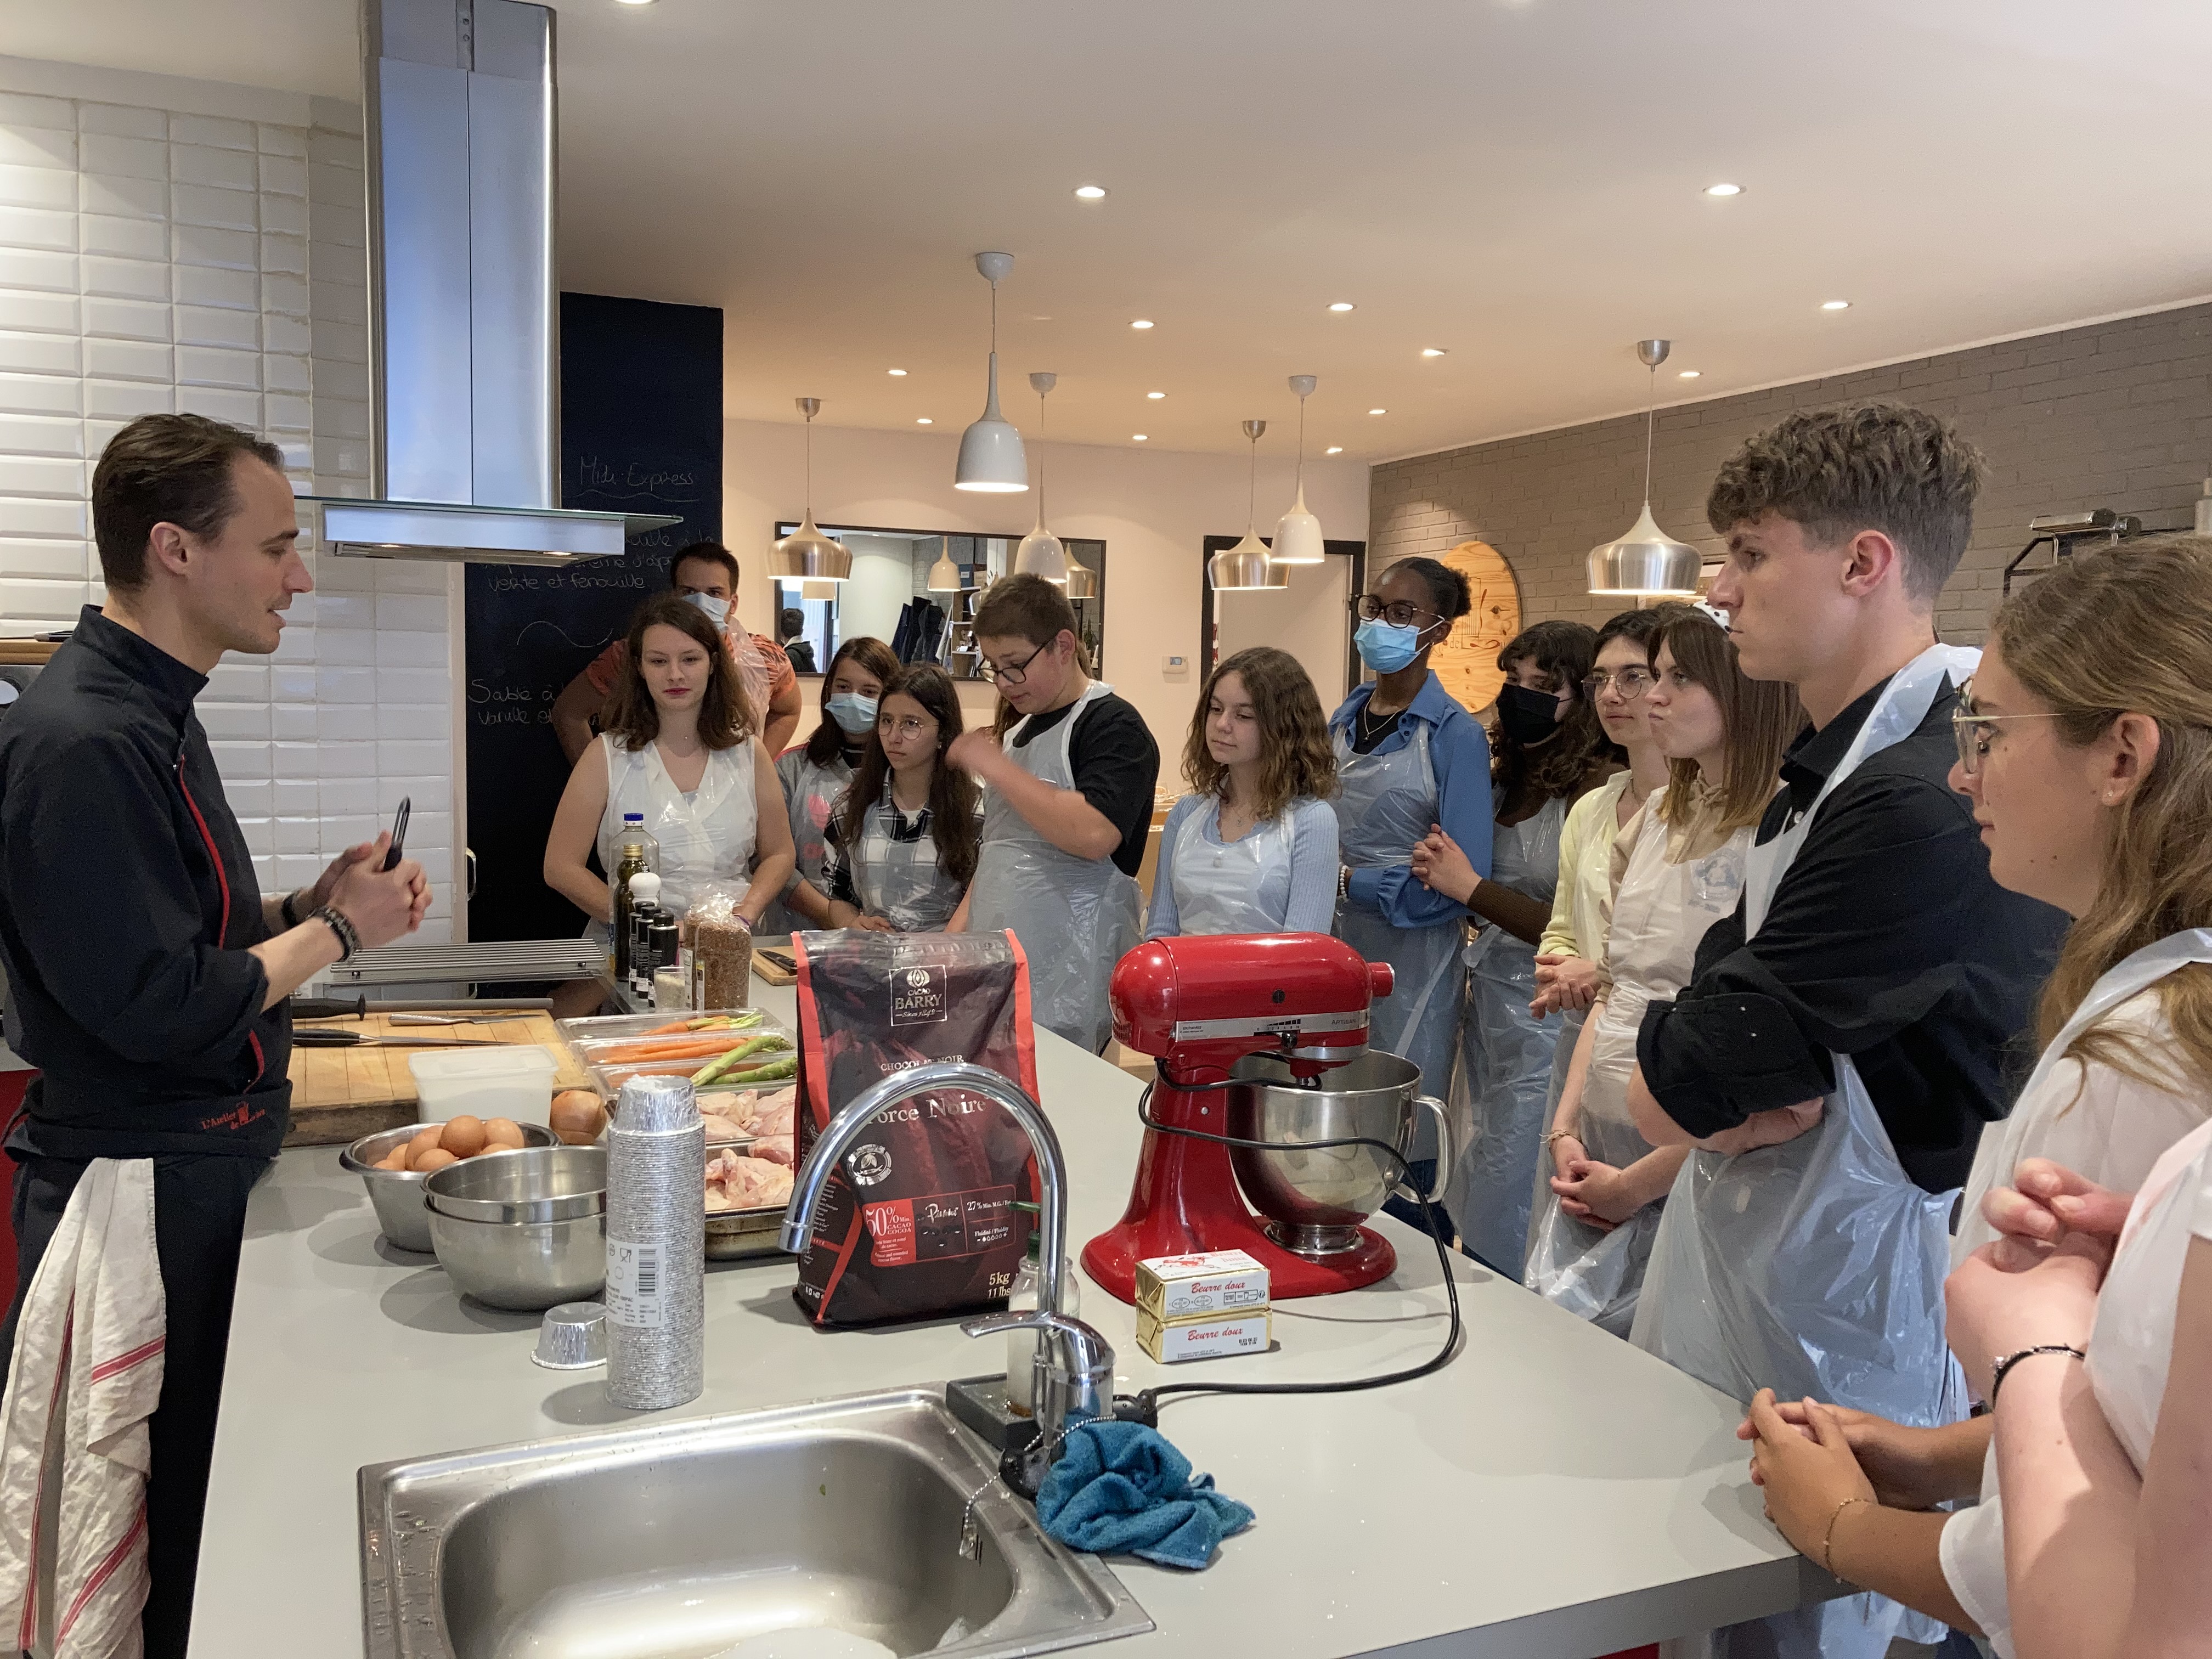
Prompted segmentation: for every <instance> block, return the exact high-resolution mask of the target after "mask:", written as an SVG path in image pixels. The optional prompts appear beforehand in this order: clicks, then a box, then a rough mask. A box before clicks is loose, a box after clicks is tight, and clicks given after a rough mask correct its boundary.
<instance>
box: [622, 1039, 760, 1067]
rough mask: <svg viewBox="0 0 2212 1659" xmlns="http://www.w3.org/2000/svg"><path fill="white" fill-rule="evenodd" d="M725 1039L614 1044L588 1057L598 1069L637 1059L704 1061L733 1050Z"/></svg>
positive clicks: (730, 1043) (728, 1040) (731, 1044)
mask: <svg viewBox="0 0 2212 1659" xmlns="http://www.w3.org/2000/svg"><path fill="white" fill-rule="evenodd" d="M734 1046H736V1045H734V1044H733V1043H732V1042H731V1041H730V1039H729V1038H728V1037H727V1036H713V1037H691V1038H688V1039H686V1040H684V1041H682V1042H614V1043H609V1044H608V1045H607V1046H606V1047H605V1048H599V1049H598V1050H596V1051H595V1052H594V1053H593V1054H592V1058H593V1059H594V1060H598V1061H599V1064H601V1065H602V1066H620V1065H623V1064H626V1063H628V1062H629V1061H631V1060H684V1059H687V1058H691V1057H695V1056H696V1057H697V1058H699V1059H702V1060H704V1059H708V1058H709V1057H711V1056H713V1055H715V1054H726V1053H728V1052H729V1050H730V1049H731V1048H733V1047H734Z"/></svg>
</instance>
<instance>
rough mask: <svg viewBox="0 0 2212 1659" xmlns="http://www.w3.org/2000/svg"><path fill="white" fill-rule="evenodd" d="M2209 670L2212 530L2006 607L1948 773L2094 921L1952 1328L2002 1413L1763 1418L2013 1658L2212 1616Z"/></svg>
mask: <svg viewBox="0 0 2212 1659" xmlns="http://www.w3.org/2000/svg"><path fill="white" fill-rule="evenodd" d="M2207 687H2212V538H2205V537H2201V536H2171V537H2157V538H2143V539H2142V540H2139V541H2134V542H2123V543H2120V544H2118V545H2117V546H2114V547H2112V548H2110V549H2108V550H2102V551H2099V552H2096V553H2082V554H2078V555H2076V556H2075V557H2074V558H2072V559H2070V560H2069V561H2068V562H2066V563H2064V564H2063V565H2061V566H2060V567H2059V568H2057V569H2056V570H2054V571H2052V572H2051V574H2048V575H2044V576H2040V577H2038V578H2037V579H2036V580H2035V581H2034V582H2033V584H2032V585H2031V586H2027V587H2026V588H2024V589H2022V590H2021V591H2020V592H2016V593H2015V594H2014V595H2013V596H2012V597H2011V598H2010V599H2007V600H2006V601H2005V602H2004V603H2003V605H2001V606H2000V607H1999V608H1998V610H1997V612H1996V616H1995V617H1993V618H1992V619H1991V621H1990V633H1989V642H1988V645H1987V646H1986V647H1985V648H1984V651H1983V653H1982V659H1981V663H1980V665H1979V666H1978V668H1977V669H1976V670H1975V671H1974V675H1973V678H1972V680H1971V681H1969V682H1968V684H1967V686H1966V696H1965V697H1964V699H1963V700H1962V707H1961V708H1960V710H1959V711H1958V712H1957V713H1955V714H1954V715H1953V722H1954V728H1955V730H1956V731H1957V732H1958V736H1959V762H1958V765H1957V767H1956V768H1955V769H1954V770H1953V772H1952V774H1951V784H1952V787H1954V789H1957V790H1959V791H1960V793H1963V794H1965V795H1966V798H1967V799H1968V801H1969V802H1971V804H1972V809H1973V815H1974V820H1975V822H1976V823H1978V824H1979V825H1980V826H1981V839H1982V841H1983V843H1984V845H1985V846H1986V847H1987V848H1988V849H1989V860H1990V866H1989V867H1990V875H1991V876H1992V877H1993V878H1995V879H1996V882H1997V883H1998V884H2000V885H2002V886H2003V887H2006V888H2008V889H2010V890H2013V891H2014V892H2017V893H2024V894H2027V895H2028V896H2031V897H2033V898H2038V899H2041V900H2043V901H2044V902H2046V903H2049V904H2052V905H2056V906H2057V907H2058V908H2061V909H2063V910H2064V911H2066V912H2067V913H2068V914H2069V915H2071V916H2072V918H2073V921H2072V925H2071V926H2070V927H2069V929H2068V930H2067V932H2066V934H2065V937H2064V940H2063V944H2062V945H2061V946H2060V949H2059V952H2058V958H2057V964H2056V966H2055V967H2054V968H2053V969H2052V970H2051V977H2050V979H2049V980H2048V981H2046V982H2045V986H2044V990H2043V1000H2042V1006H2041V1008H2040V1010H2039V1014H2038V1018H2037V1020H2036V1029H2037V1034H2038V1036H2039V1037H2040V1038H2041V1039H2042V1041H2043V1044H2044V1048H2043V1054H2042V1058H2041V1060H2039V1062H2038V1064H2037V1066H2036V1067H2035V1070H2034V1073H2033V1075H2032V1076H2031V1077H2030V1078H2029V1079H2028V1081H2027V1086H2026V1087H2025V1088H2024V1089H2023V1090H2022V1091H2021V1095H2020V1098H2019V1101H2018V1103H2017V1104H2015V1106H2014V1108H2013V1109H2012V1111H2011V1113H2010V1115H2008V1116H2007V1117H2005V1118H2004V1119H2003V1120H2002V1121H1999V1122H1995V1123H1991V1124H1990V1125H1989V1126H1988V1127H1986V1128H1985V1129H1984V1130H1983V1132H1982V1135H1981V1141H1980V1145H1979V1146H1978V1149H1977V1150H1976V1152H1975V1156H1974V1164H1973V1171H1972V1175H1971V1176H1970V1177H1969V1178H1968V1181H1967V1183H1966V1194H1965V1200H1964V1203H1963V1205H1962V1206H1961V1208H1960V1218H1959V1222H1958V1226H1957V1231H1956V1235H1955V1237H1954V1238H1953V1240H1952V1244H1951V1256H1952V1261H1953V1264H1954V1271H1953V1273H1952V1274H1951V1277H1950V1279H1949V1281H1948V1284H1947V1285H1945V1287H1944V1296H1945V1303H1946V1319H1947V1329H1948V1337H1949V1341H1950V1346H1951V1350H1952V1352H1953V1353H1954V1354H1955V1355H1956V1356H1957V1358H1958V1359H1959V1361H1960V1364H1962V1365H1963V1366H1964V1368H1965V1370H1966V1381H1967V1384H1968V1387H1969V1388H1970V1389H1972V1392H1973V1394H1974V1395H1975V1396H1976V1397H1977V1398H1978V1399H1979V1400H1980V1401H1982V1402H1983V1403H1984V1405H1985V1406H1987V1407H1989V1409H1988V1410H1987V1411H1985V1412H1984V1413H1983V1414H1982V1415H1980V1416H1978V1417H1973V1418H1969V1419H1966V1420H1965V1421H1963V1422H1960V1423H1955V1424H1952V1425H1948V1426H1945V1427H1939V1428H1916V1427H1908V1426H1905V1425H1901V1424H1899V1423H1894V1422H1892V1421H1890V1420H1888V1419H1885V1418H1881V1417H1877V1416H1875V1415H1874V1414H1872V1413H1866V1412H1856V1411H1847V1410H1842V1409H1838V1408H1836V1407H1830V1406H1827V1405H1825V1404H1815V1403H1814V1402H1811V1401H1790V1402H1787V1403H1778V1402H1777V1401H1775V1400H1774V1398H1773V1396H1772V1395H1771V1393H1770V1392H1768V1391H1765V1390H1762V1391H1761V1392H1760V1393H1759V1395H1758V1397H1757V1398H1756V1399H1755V1400H1754V1401H1753V1406H1752V1409H1751V1414H1750V1417H1749V1419H1748V1420H1747V1422H1746V1423H1745V1424H1744V1425H1743V1427H1742V1428H1741V1430H1739V1431H1738V1432H1739V1433H1740V1434H1741V1435H1742V1436H1743V1437H1745V1438H1747V1439H1750V1440H1753V1442H1754V1443H1755V1445H1756V1455H1755V1456H1754V1458H1753V1464H1752V1470H1753V1478H1754V1479H1756V1480H1759V1481H1760V1482H1761V1484H1762V1485H1763V1486H1765V1492H1766V1504H1767V1510H1768V1512H1769V1514H1770V1515H1771V1516H1772V1518H1773V1519H1774V1521H1775V1523H1776V1524H1777V1525H1778V1526H1779V1527H1780V1528H1781V1529H1782V1531H1783V1533H1784V1535H1786V1536H1787V1537H1788V1538H1789V1539H1790V1541H1791V1542H1792V1543H1794V1544H1796V1546H1797V1547H1798V1548H1799V1549H1801V1550H1803V1551H1804V1552H1805V1553H1807V1554H1808V1555H1811V1556H1812V1557H1813V1558H1814V1559H1815V1560H1818V1561H1820V1563H1821V1565H1823V1566H1825V1567H1826V1568H1827V1569H1828V1570H1829V1571H1832V1572H1833V1573H1834V1574H1836V1576H1838V1577H1841V1578H1843V1579H1844V1580H1846V1581H1847V1582H1849V1583H1855V1584H1860V1585H1863V1586H1865V1587H1866V1588H1868V1589H1878V1590H1880V1591H1881V1592H1882V1593H1883V1594H1885V1595H1891V1596H1893V1597H1895V1598H1896V1599H1897V1600H1899V1601H1903V1602H1905V1604H1907V1605H1908V1606H1910V1607H1917V1608H1918V1609H1920V1610H1921V1611H1923V1612H1924V1613H1932V1614H1934V1615H1935V1616H1936V1617H1937V1618H1939V1619H1941V1620H1944V1621H1945V1622H1947V1623H1948V1624H1950V1625H1952V1626H1956V1627H1958V1628H1960V1629H1965V1630H1968V1631H1974V1632H1978V1633H1979V1634H1981V1635H1982V1636H1983V1637H1984V1638H1986V1640H1987V1641H1988V1643H1989V1644H1990V1647H1991V1649H1993V1650H1995V1651H1996V1653H1997V1654H1998V1655H1999V1656H2001V1659H2015V1656H2018V1659H2057V1656H2064V1659H2080V1656H2106V1655H2117V1654H2122V1653H2125V1654H2129V1655H2144V1656H2169V1655H2178V1654H2183V1653H2199V1652H2202V1651H2203V1644H2204V1633H2205V1632H2206V1630H2207V1629H2208V1628H2212V1572H2208V1571H2207V1567H2208V1560H2207V1557H2208V1554H2212V1547H2209V1546H2208V1543H2207V1538H2208V1534H2207V1530H2206V1526H2205V1522H2206V1519H2207V1516H2206V1505H2205V1501H2204V1499H2205V1492H2206V1491H2207V1486H2206V1472H2207V1470H2208V1468H2212V1123H2208V1122H2207V1120H2206V1105H2207V1101H2208V1099H2212V863H2208V861H2207V860H2206V858H2205V855H2204V847H2203V842H2204V836H2205V826H2206V824H2207V823H2212V691H2208V690H2207V689H2206V688H2207ZM2130 1194H2133V1195H2134V1197H2133V1200H2132V1204H2130V1197H2129V1195H2130ZM2123 1227H2124V1231H2123ZM1974 1498H1978V1499H1979V1501H1978V1503H1975V1504H1973V1505H1972V1507H1970V1508H1961V1509H1957V1510H1952V1511H1949V1512H1946V1511H1944V1510H1941V1509H1939V1508H1938V1507H1937V1505H1939V1504H1945V1503H1955V1502H1958V1501H1960V1500H1966V1499H1974Z"/></svg>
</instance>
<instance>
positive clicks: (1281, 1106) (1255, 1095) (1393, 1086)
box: [1225, 1048, 1452, 1258]
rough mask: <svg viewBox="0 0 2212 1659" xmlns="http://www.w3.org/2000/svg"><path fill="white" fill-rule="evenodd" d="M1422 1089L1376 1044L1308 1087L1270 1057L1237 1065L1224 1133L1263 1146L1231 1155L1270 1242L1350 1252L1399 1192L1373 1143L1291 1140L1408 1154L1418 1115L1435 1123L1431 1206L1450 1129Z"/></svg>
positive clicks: (1442, 1175) (1301, 1251)
mask: <svg viewBox="0 0 2212 1659" xmlns="http://www.w3.org/2000/svg"><path fill="white" fill-rule="evenodd" d="M1420 1087H1421V1068H1420V1067H1419V1066H1416V1065H1414V1064H1413V1061H1411V1060H1405V1059H1402V1058H1401V1057H1400V1056H1398V1055H1396V1054H1386V1053H1384V1052H1383V1050H1381V1049H1379V1048H1370V1049H1369V1050H1368V1051H1367V1052H1366V1053H1365V1054H1362V1055H1361V1056H1360V1057H1359V1058H1358V1060H1353V1061H1352V1062H1351V1063H1350V1064H1349V1065H1346V1066H1334V1067H1332V1068H1330V1069H1329V1070H1328V1071H1326V1072H1323V1073H1322V1074H1321V1076H1320V1078H1319V1079H1317V1080H1316V1083H1315V1084H1313V1085H1310V1086H1309V1085H1306V1084H1304V1083H1302V1082H1300V1081H1299V1080H1298V1079H1297V1078H1296V1077H1295V1076H1294V1075H1293V1074H1292V1073H1291V1068H1290V1067H1289V1066H1288V1065H1286V1064H1285V1063H1284V1062H1283V1061H1282V1060H1279V1059H1277V1058H1276V1057H1275V1056H1273V1055H1272V1054H1255V1055H1252V1056H1250V1057H1249V1058H1248V1059H1245V1060H1239V1061H1238V1062H1237V1066H1236V1067H1235V1069H1234V1070H1232V1071H1231V1073H1230V1074H1229V1082H1228V1084H1227V1085H1226V1086H1225V1094H1226V1095H1227V1097H1228V1104H1229V1133H1231V1134H1232V1135H1235V1136H1237V1138H1238V1139H1244V1140H1264V1141H1267V1142H1268V1143H1270V1150H1268V1151H1266V1152H1260V1151H1256V1150H1254V1149H1253V1148H1250V1147H1245V1146H1235V1147H1231V1149H1230V1153H1229V1157H1230V1162H1231V1164H1232V1165H1233V1166H1234V1167H1235V1169H1236V1170H1237V1184H1238V1185H1239V1186H1241V1187H1242V1188H1243V1189H1244V1196H1245V1199H1246V1200H1247V1201H1248V1202H1249V1203H1250V1204H1251V1206H1252V1207H1253V1208H1254V1209H1255V1210H1257V1211H1258V1212H1260V1213H1261V1215H1262V1216H1263V1217H1265V1218H1267V1235H1268V1237H1271V1238H1273V1240H1274V1241H1275V1242H1276V1243H1278V1244H1280V1245H1281V1246H1282V1247H1283V1248H1284V1249H1287V1250H1291V1251H1295V1252H1296V1253H1297V1254H1298V1255H1305V1256H1313V1257H1316V1258H1320V1257H1327V1256H1329V1255H1335V1254H1337V1253H1339V1252H1340V1251H1344V1250H1348V1249H1353V1248H1355V1247H1356V1246H1357V1245H1358V1243H1359V1225H1360V1223H1362V1222H1363V1221H1364V1220H1366V1219H1367V1218H1368V1217H1369V1216H1370V1215H1372V1214H1374V1213H1375V1212H1376V1210H1378V1209H1380V1208H1382V1206H1383V1200H1385V1199H1387V1198H1389V1196H1390V1195H1391V1194H1392V1192H1393V1191H1394V1190H1398V1181H1397V1173H1398V1166H1397V1165H1396V1164H1393V1163H1392V1162H1391V1161H1390V1160H1389V1158H1385V1157H1384V1156H1383V1153H1382V1152H1379V1151H1377V1150H1376V1149H1375V1148H1373V1147H1371V1146H1331V1147H1302V1146H1296V1145H1293V1144H1291V1143H1296V1142H1307V1141H1316V1140H1338V1139H1346V1138H1347V1137H1350V1136H1355V1135H1357V1136H1360V1137H1363V1138H1364V1139H1370V1140H1380V1141H1383V1142H1385V1143H1387V1144H1388V1145H1389V1146H1395V1147H1396V1148H1397V1150H1398V1152H1399V1153H1400V1155H1401V1157H1411V1156H1412V1152H1413V1135H1414V1127H1415V1125H1416V1124H1417V1123H1418V1121H1419V1115H1421V1114H1422V1113H1424V1112H1425V1113H1427V1114H1428V1115H1430V1116H1431V1117H1432V1118H1433V1119H1434V1120H1435V1122H1436V1128H1437V1175H1436V1185H1435V1188H1434V1189H1433V1190H1432V1191H1431V1193H1430V1194H1429V1198H1430V1200H1431V1202H1433V1201H1434V1200H1436V1198H1437V1196H1438V1195H1439V1194H1441V1193H1442V1192H1443V1187H1444V1182H1445V1181H1446V1179H1447V1178H1448V1177H1449V1175H1450V1172H1451V1162H1452V1146H1451V1130H1450V1126H1449V1124H1448V1123H1447V1121H1445V1117H1444V1109H1443V1104H1442V1103H1440V1102H1438V1101H1437V1100H1435V1099H1433V1098H1432V1097H1429V1096H1426V1095H1423V1094H1422V1093H1421V1092H1420ZM1407 1196H1408V1197H1411V1196H1412V1194H1410V1193H1408V1194H1407Z"/></svg>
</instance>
